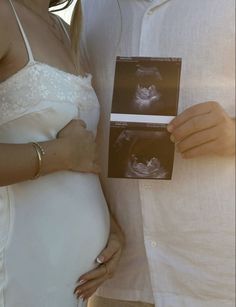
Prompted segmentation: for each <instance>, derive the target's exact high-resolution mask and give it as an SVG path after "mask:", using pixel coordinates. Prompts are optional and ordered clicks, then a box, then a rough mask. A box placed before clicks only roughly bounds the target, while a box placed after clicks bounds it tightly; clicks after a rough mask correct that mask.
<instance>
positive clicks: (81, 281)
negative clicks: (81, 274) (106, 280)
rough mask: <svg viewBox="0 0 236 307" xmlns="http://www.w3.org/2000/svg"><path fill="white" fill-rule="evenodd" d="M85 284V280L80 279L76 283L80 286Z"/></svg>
mask: <svg viewBox="0 0 236 307" xmlns="http://www.w3.org/2000/svg"><path fill="white" fill-rule="evenodd" d="M85 282H86V280H85V279H81V280H79V281H78V283H79V284H80V285H81V284H84V283H85Z"/></svg>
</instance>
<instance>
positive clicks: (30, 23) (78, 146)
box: [0, 0, 124, 298]
mask: <svg viewBox="0 0 236 307" xmlns="http://www.w3.org/2000/svg"><path fill="white" fill-rule="evenodd" d="M13 1H14V0H13ZM49 2H50V1H49V0H18V1H16V0H15V1H14V6H15V9H16V10H17V13H18V15H19V17H20V19H21V22H22V24H23V27H24V30H25V32H26V35H27V37H28V39H29V41H30V45H31V47H32V50H33V53H34V57H35V59H36V60H37V61H39V62H42V63H46V64H48V65H51V66H53V67H56V68H58V69H60V70H63V71H66V72H69V73H71V74H77V70H76V66H75V64H74V63H73V60H72V58H73V56H72V51H71V47H70V43H69V40H68V38H67V36H66V35H65V33H62V32H60V31H61V29H60V27H59V28H58V33H55V30H53V31H52V29H50V26H49V24H50V23H52V19H51V16H50V13H49V11H48V8H49ZM58 37H60V38H61V39H58ZM45 42H47V44H45ZM45 46H47V48H45ZM27 62H28V55H27V52H26V49H25V44H24V41H23V40H22V36H21V34H20V32H19V28H18V26H17V23H16V20H15V17H14V14H13V12H12V9H11V7H10V6H9V2H8V1H7V0H2V1H1V9H0V82H3V81H4V80H6V79H7V78H9V77H10V76H12V75H13V74H15V73H16V72H17V71H18V70H20V69H21V68H22V67H24V66H25V65H26V63H27ZM40 145H41V146H42V147H43V149H44V150H45V152H46V154H45V156H43V163H42V169H41V175H42V176H43V175H47V174H50V173H53V172H56V171H61V170H68V171H75V172H91V173H98V172H99V165H98V162H97V150H96V143H95V138H94V136H93V134H92V132H90V131H88V130H87V129H86V124H85V123H84V122H83V121H81V120H79V119H77V120H72V121H71V122H69V123H68V124H67V125H66V126H65V127H64V128H63V129H62V130H61V131H59V132H58V134H57V137H56V138H55V139H54V140H52V141H47V142H40ZM37 159H38V158H37V154H36V152H35V149H34V147H33V146H32V144H0V186H6V185H11V184H14V183H18V182H22V181H25V180H30V179H32V178H33V177H34V175H35V173H36V172H37V167H38V160H37ZM110 232H111V233H110V238H109V241H108V244H107V246H106V248H105V249H104V251H103V252H102V253H101V255H100V257H102V261H100V262H101V264H100V265H99V266H98V268H97V269H95V270H93V271H91V272H89V273H88V274H85V275H83V277H82V279H83V280H85V283H84V287H85V285H86V289H87V290H86V293H84V292H83V293H84V296H83V297H84V298H88V297H89V296H90V295H92V294H93V292H94V291H95V289H97V287H98V286H99V285H101V283H102V282H103V281H105V280H106V279H108V278H110V277H111V276H112V275H113V274H114V271H115V267H116V264H117V263H118V262H119V259H120V254H121V251H122V248H123V245H124V239H123V234H122V232H121V230H120V228H119V226H118V225H117V223H116V222H115V220H114V219H113V218H112V217H111V230H110ZM103 263H106V264H107V268H108V271H109V273H108V271H107V270H106V271H104V267H105V266H104V264H103ZM80 280H81V278H80ZM75 282H76V281H75ZM75 287H77V284H75ZM88 289H89V290H88ZM73 290H74V289H71V291H72V292H73Z"/></svg>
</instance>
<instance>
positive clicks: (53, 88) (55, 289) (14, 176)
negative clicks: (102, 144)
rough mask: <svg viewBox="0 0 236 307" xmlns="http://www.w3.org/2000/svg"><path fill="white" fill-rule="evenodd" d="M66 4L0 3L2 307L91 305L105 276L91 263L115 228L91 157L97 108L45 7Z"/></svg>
mask: <svg viewBox="0 0 236 307" xmlns="http://www.w3.org/2000/svg"><path fill="white" fill-rule="evenodd" d="M62 2H65V3H67V2H68V4H69V2H70V1H56V0H54V1H49V0H18V1H16V0H2V1H1V3H0V186H1V187H0V306H1V307H16V306H17V307H74V306H86V302H85V301H84V299H86V298H87V297H88V296H90V295H91V293H92V292H94V291H95V289H96V287H97V285H98V284H100V283H101V282H102V281H104V280H105V279H106V278H105V277H104V276H103V277H102V276H101V274H103V275H104V274H105V273H106V271H107V267H106V266H102V267H101V266H100V267H99V268H98V269H96V261H95V259H96V258H97V256H98V255H99V254H100V253H101V251H102V250H103V249H104V248H105V247H106V244H107V240H108V238H109V233H110V217H109V213H108V209H107V205H106V202H105V199H104V196H103V193H102V190H101V187H100V182H99V179H98V176H97V172H98V165H97V162H96V153H95V151H96V150H95V147H96V146H95V135H96V127H97V122H98V118H99V104H98V101H97V98H96V95H95V92H94V91H93V88H92V86H91V76H90V75H86V76H84V77H82V76H81V75H78V70H77V67H76V65H75V61H74V59H75V56H74V49H73V48H72V47H71V46H72V45H73V44H72V43H71V40H70V35H69V34H68V32H67V31H66V28H65V26H64V24H63V22H62V21H61V20H60V19H59V18H58V17H56V16H54V15H52V14H51V13H50V12H49V11H48V9H49V7H50V6H52V5H58V4H61V3H62ZM77 15H78V14H75V18H77V17H76V16H77ZM74 24H75V25H76V24H78V21H76V20H75V22H74ZM76 31H77V32H78V29H75V32H74V33H76ZM113 240H114V238H113ZM117 254H119V253H117ZM102 258H104V257H102ZM103 260H104V259H102V260H101V261H100V262H102V261H103ZM113 262H116V261H114V259H113ZM113 265H114V263H113ZM107 266H108V265H107ZM88 271H90V275H89V274H88V275H86V274H85V273H86V272H88ZM94 272H95V273H96V274H94ZM83 274H85V275H84V277H83V280H82V282H81V283H80V284H76V281H77V280H78V278H79V277H80V276H81V275H83ZM93 275H96V276H97V277H99V279H98V281H97V280H96V278H95V279H94V280H90V281H89V279H92V278H93ZM109 275H110V274H108V276H109ZM96 276H95V277H96ZM86 278H87V280H86ZM81 285H82V286H83V288H81ZM86 287H87V288H86ZM74 289H76V290H75V294H76V295H74V294H73V291H74ZM78 289H79V290H78ZM83 291H84V292H83ZM86 291H87V292H86ZM86 296H87V297H86ZM79 297H80V299H79V300H77V298H79Z"/></svg>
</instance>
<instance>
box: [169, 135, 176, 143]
mask: <svg viewBox="0 0 236 307" xmlns="http://www.w3.org/2000/svg"><path fill="white" fill-rule="evenodd" d="M170 140H171V142H173V143H175V137H174V136H173V134H172V135H171V136H170Z"/></svg>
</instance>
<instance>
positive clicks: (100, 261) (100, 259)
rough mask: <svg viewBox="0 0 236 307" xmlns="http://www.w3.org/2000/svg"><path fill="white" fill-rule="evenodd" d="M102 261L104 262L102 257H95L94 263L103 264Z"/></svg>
mask: <svg viewBox="0 0 236 307" xmlns="http://www.w3.org/2000/svg"><path fill="white" fill-rule="evenodd" d="M104 260H105V258H104V256H99V257H97V259H96V261H97V262H98V263H100V264H102V263H103V262H104Z"/></svg>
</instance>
